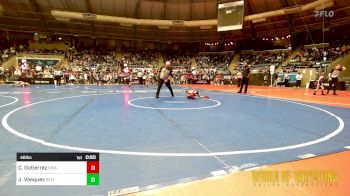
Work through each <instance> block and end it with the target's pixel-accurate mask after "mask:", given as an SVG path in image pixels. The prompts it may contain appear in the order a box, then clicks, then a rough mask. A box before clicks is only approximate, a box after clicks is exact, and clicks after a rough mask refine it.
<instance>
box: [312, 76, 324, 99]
mask: <svg viewBox="0 0 350 196" xmlns="http://www.w3.org/2000/svg"><path fill="white" fill-rule="evenodd" d="M323 82H324V74H323V73H321V75H320V77H319V78H318V81H317V86H316V89H315V91H314V94H313V95H316V92H317V90H318V89H319V88H320V87H321V89H322V90H321V92H322V95H325V94H324V93H323V90H324V86H323Z"/></svg>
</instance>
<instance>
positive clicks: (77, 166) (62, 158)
mask: <svg viewBox="0 0 350 196" xmlns="http://www.w3.org/2000/svg"><path fill="white" fill-rule="evenodd" d="M16 184H17V185H82V186H95V185H99V184H100V164H99V153H17V162H16Z"/></svg>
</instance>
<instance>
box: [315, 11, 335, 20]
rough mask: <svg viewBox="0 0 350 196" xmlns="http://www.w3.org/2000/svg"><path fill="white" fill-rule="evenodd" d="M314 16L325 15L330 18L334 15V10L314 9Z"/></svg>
mask: <svg viewBox="0 0 350 196" xmlns="http://www.w3.org/2000/svg"><path fill="white" fill-rule="evenodd" d="M314 12H315V17H326V18H332V17H333V16H334V11H325V10H316V11H314Z"/></svg>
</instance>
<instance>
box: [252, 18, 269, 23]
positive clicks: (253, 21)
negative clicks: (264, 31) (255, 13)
mask: <svg viewBox="0 0 350 196" xmlns="http://www.w3.org/2000/svg"><path fill="white" fill-rule="evenodd" d="M265 21H266V18H260V19H256V20H252V23H254V24H255V23H259V22H265Z"/></svg>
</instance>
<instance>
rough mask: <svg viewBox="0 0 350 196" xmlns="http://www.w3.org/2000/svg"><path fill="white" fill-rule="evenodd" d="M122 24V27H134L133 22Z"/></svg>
mask: <svg viewBox="0 0 350 196" xmlns="http://www.w3.org/2000/svg"><path fill="white" fill-rule="evenodd" d="M120 26H122V27H133V25H132V24H126V23H120Z"/></svg>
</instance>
